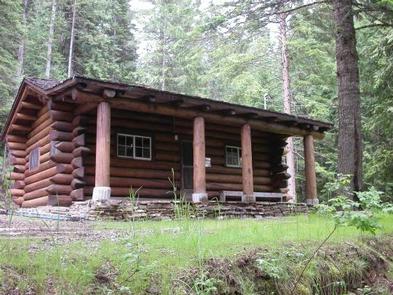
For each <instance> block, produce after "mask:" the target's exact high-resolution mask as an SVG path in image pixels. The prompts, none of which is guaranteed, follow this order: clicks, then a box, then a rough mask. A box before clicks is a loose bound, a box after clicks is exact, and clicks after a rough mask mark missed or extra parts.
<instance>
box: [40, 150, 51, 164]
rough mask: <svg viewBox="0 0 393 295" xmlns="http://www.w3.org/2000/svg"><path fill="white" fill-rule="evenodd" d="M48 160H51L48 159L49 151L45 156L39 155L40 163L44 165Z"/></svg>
mask: <svg viewBox="0 0 393 295" xmlns="http://www.w3.org/2000/svg"><path fill="white" fill-rule="evenodd" d="M49 160H51V158H50V151H49V152H47V153H45V154H41V155H40V163H44V162H46V161H49Z"/></svg>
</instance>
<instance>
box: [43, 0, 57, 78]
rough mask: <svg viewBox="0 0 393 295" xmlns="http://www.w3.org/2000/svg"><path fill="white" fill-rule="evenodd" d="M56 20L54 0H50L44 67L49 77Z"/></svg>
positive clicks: (46, 75)
mask: <svg viewBox="0 0 393 295" xmlns="http://www.w3.org/2000/svg"><path fill="white" fill-rule="evenodd" d="M55 21H56V0H52V13H51V17H50V23H49V36H48V52H47V55H46V68H45V77H46V78H50V71H51V64H52V46H53V34H54V31H55Z"/></svg>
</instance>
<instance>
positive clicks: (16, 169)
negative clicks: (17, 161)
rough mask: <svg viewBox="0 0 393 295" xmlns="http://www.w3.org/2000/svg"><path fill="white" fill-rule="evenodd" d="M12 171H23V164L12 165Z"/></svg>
mask: <svg viewBox="0 0 393 295" xmlns="http://www.w3.org/2000/svg"><path fill="white" fill-rule="evenodd" d="M13 170H14V172H17V173H25V166H24V165H14V169H13Z"/></svg>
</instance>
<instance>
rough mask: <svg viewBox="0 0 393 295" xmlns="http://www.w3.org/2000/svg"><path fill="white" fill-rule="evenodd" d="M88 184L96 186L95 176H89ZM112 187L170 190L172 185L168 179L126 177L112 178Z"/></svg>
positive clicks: (87, 178)
mask: <svg viewBox="0 0 393 295" xmlns="http://www.w3.org/2000/svg"><path fill="white" fill-rule="evenodd" d="M85 179H86V184H87V185H91V186H94V182H95V181H94V176H87V177H86V178H85ZM110 185H111V187H112V186H113V187H125V188H131V187H132V188H134V189H135V190H137V189H138V188H140V187H143V188H161V189H166V190H170V189H171V184H170V182H169V180H167V179H144V178H125V177H111V178H110Z"/></svg>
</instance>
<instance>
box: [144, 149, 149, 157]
mask: <svg viewBox="0 0 393 295" xmlns="http://www.w3.org/2000/svg"><path fill="white" fill-rule="evenodd" d="M143 157H144V158H146V159H150V149H149V148H147V149H146V148H144V149H143Z"/></svg>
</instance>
